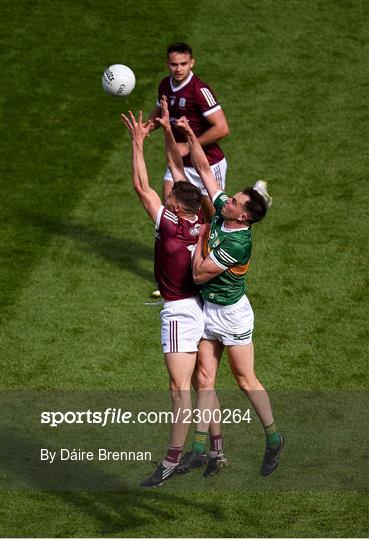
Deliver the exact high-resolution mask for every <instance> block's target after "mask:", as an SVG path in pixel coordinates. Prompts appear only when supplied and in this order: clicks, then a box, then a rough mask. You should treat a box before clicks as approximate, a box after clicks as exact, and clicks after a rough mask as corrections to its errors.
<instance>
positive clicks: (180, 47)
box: [167, 41, 192, 58]
mask: <svg viewBox="0 0 369 540" xmlns="http://www.w3.org/2000/svg"><path fill="white" fill-rule="evenodd" d="M175 52H176V53H182V54H185V53H188V54H189V55H190V56H191V58H192V47H190V46H189V45H188V44H187V43H182V42H180V41H178V42H176V43H172V44H171V45H169V47H168V48H167V58H169V55H170V54H172V53H175Z"/></svg>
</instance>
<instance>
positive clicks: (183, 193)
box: [172, 181, 202, 214]
mask: <svg viewBox="0 0 369 540" xmlns="http://www.w3.org/2000/svg"><path fill="white" fill-rule="evenodd" d="M172 194H173V195H174V196H175V198H176V199H177V201H178V202H179V203H181V205H182V206H183V210H184V211H185V212H188V213H191V214H196V213H197V212H198V211H199V208H200V204H201V197H202V196H201V191H200V189H199V188H198V187H196V186H194V185H192V184H190V182H187V181H185V182H175V183H174V185H173V188H172Z"/></svg>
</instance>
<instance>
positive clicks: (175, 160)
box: [156, 96, 187, 182]
mask: <svg viewBox="0 0 369 540" xmlns="http://www.w3.org/2000/svg"><path fill="white" fill-rule="evenodd" d="M160 105H161V117H158V118H157V119H156V120H157V121H158V122H159V124H160V125H161V126H162V128H163V131H164V141H165V152H166V156H167V163H168V167H169V169H170V172H171V173H172V177H173V180H174V182H181V181H184V180H187V178H186V175H185V170H184V167H183V161H182V157H181V154H180V153H179V150H178V147H177V143H176V141H175V139H174V135H173V132H172V127H171V125H170V120H169V110H168V102H167V98H166V96H162V98H161V100H160Z"/></svg>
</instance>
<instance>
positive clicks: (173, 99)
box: [157, 71, 224, 167]
mask: <svg viewBox="0 0 369 540" xmlns="http://www.w3.org/2000/svg"><path fill="white" fill-rule="evenodd" d="M162 95H165V96H166V97H167V100H168V108H169V115H170V120H171V123H172V130H173V135H174V138H175V140H176V141H177V142H186V137H185V135H184V134H183V133H181V132H180V131H178V130H177V129H176V128H175V126H174V125H173V122H174V121H175V119H176V118H180V117H181V116H186V117H187V120H188V122H189V124H190V126H191V128H192V129H193V131H194V133H195V135H196V136H197V137H199V136H200V135H202V134H203V133H204V131H206V130H208V129H209V127H210V124H209V122H208V121H207V120H206V117H207V116H209V115H210V114H212V113H214V112H215V111H218V110H220V109H221V106H220V105H219V103H218V102H217V99H216V97H215V95H214V92H213V91H212V89H211V88H210V86H209V85H207V84H205V83H203V82H202V81H201V80H200V79H199V78H198V77H196V75H194V74H193V73H192V71H191V73H190V75H189V76H188V77H187V79H186V80H185V81H183V82H182V83H181V84H180V85H179V86H174V85H173V83H172V78H171V77H170V76H169V77H166V78H165V79H163V80H162V81H161V83H160V84H159V93H158V102H157V105H158V106H159V107H160V102H159V100H160V98H161V96H162ZM204 152H205V154H206V157H207V158H208V161H209V163H210V165H214V164H215V163H218V162H219V161H221V160H222V159H223V158H224V154H223V152H222V150H221V148H220V146H218V144H217V143H212V144H209V145H208V146H204ZM183 164H184V165H185V166H186V167H192V166H193V165H192V162H191V157H190V156H189V155H188V156H185V157H184V158H183Z"/></svg>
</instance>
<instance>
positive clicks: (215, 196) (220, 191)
mask: <svg viewBox="0 0 369 540" xmlns="http://www.w3.org/2000/svg"><path fill="white" fill-rule="evenodd" d="M220 193H223V191H222V190H221V189H219V190H218V191H217V192H216V194H215V195H214V197H213V202H214V201H215V199H217V198H218V197H219V194H220Z"/></svg>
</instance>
